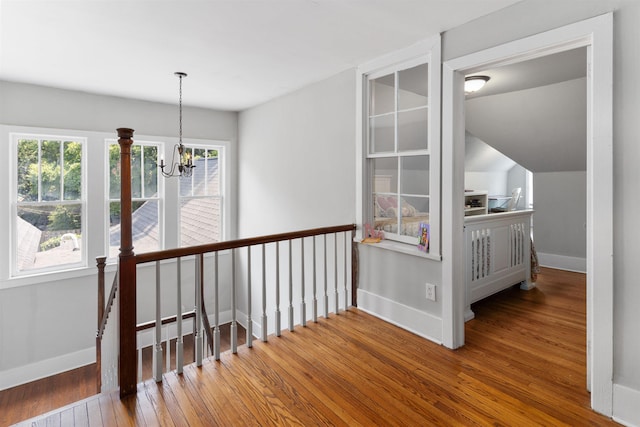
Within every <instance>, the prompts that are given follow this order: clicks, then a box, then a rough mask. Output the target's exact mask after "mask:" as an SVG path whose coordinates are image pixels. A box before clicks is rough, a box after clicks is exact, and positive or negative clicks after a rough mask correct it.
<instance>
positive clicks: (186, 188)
mask: <svg viewBox="0 0 640 427" xmlns="http://www.w3.org/2000/svg"><path fill="white" fill-rule="evenodd" d="M185 149H186V151H187V154H188V155H190V156H191V158H192V159H193V164H194V165H195V168H194V169H193V174H192V175H191V177H188V178H186V177H185V178H180V246H194V245H201V244H205V243H213V242H219V241H221V240H222V239H223V236H222V202H223V200H222V190H221V188H222V187H221V179H220V177H221V168H222V159H221V157H222V153H223V148H222V147H205V146H185Z"/></svg>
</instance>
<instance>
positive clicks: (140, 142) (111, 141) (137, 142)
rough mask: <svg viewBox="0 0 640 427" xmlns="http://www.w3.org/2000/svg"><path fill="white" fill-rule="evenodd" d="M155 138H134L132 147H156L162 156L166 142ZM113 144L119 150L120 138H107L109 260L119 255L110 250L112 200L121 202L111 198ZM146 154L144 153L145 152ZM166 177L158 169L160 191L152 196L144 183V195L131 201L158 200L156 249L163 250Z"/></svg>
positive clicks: (107, 244) (107, 247)
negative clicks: (148, 193) (111, 148)
mask: <svg viewBox="0 0 640 427" xmlns="http://www.w3.org/2000/svg"><path fill="white" fill-rule="evenodd" d="M152 139H153V138H144V139H140V138H134V139H133V144H132V146H131V147H134V146H140V147H156V149H157V153H158V158H160V156H162V154H163V153H164V143H163V142H161V141H157V140H152ZM111 145H116V146H118V150H120V145H119V143H118V140H117V139H115V138H107V139H105V163H106V167H105V170H106V172H107V173H106V176H105V196H106V203H105V219H106V221H105V254H107V259H108V260H109V261H114V260H115V259H116V258H117V255H116V256H114V257H112V256H109V254H110V250H111V244H110V235H109V233H110V228H111V227H110V217H109V215H110V205H111V203H112V202H120V199H119V198H118V199H111V188H110V185H111V170H110V168H109V167H110V164H109V162H110V157H109V147H110V146H111ZM143 153H144V148H143ZM143 156H144V154H143ZM163 184H164V178H163V177H162V176H161V175H160V171H158V187H157V189H158V191H157V193H156V196H155V197H150V196H146V195H145V194H144V185H143V186H142V189H141V190H142V193H143V194H142V197H135V198H134V197H132V199H131V201H132V202H147V201H156V202H157V203H158V239H159V241H158V247H157V249H155V250H161V249H163V248H164V235H165V222H164V201H165V191H164V185H163ZM133 246H134V248H133V250H134V253H138V252H136V248H135V242H133Z"/></svg>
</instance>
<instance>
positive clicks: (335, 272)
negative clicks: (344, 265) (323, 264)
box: [333, 233, 340, 314]
mask: <svg viewBox="0 0 640 427" xmlns="http://www.w3.org/2000/svg"><path fill="white" fill-rule="evenodd" d="M333 291H334V297H335V300H336V301H335V308H336V314H340V302H339V298H338V234H337V233H333Z"/></svg>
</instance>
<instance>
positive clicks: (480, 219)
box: [464, 210, 535, 321]
mask: <svg viewBox="0 0 640 427" xmlns="http://www.w3.org/2000/svg"><path fill="white" fill-rule="evenodd" d="M532 214H533V211H532V210H524V211H512V212H504V213H496V214H488V215H475V216H469V217H466V218H465V220H464V241H465V267H466V269H465V276H466V278H465V282H466V292H467V295H466V306H467V307H466V310H465V316H464V317H465V321H468V320H471V319H473V318H474V316H475V315H474V313H473V311H471V304H472V303H474V302H476V301H478V300H481V299H482V298H486V297H488V296H489V295H493V294H495V293H496V292H500V291H501V290H503V289H506V288H508V287H510V286H513V285H515V284H518V283H520V288H521V289H526V290H529V289H532V288H533V287H534V286H535V283H533V282H531V241H530V239H531V237H530V236H531V215H532Z"/></svg>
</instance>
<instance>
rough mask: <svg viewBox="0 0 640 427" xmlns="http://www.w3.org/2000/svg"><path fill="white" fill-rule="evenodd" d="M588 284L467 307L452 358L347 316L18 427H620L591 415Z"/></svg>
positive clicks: (546, 277) (552, 274) (508, 294)
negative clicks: (462, 339)
mask: <svg viewBox="0 0 640 427" xmlns="http://www.w3.org/2000/svg"><path fill="white" fill-rule="evenodd" d="M584 280H585V279H584V275H581V274H576V273H566V272H560V271H557V270H548V269H544V270H543V272H542V274H540V276H539V280H538V287H537V288H535V289H533V290H531V291H521V290H519V289H509V290H507V291H505V292H503V293H501V294H499V295H496V296H494V297H491V298H488V299H486V300H483V301H481V302H479V303H477V304H474V306H473V310H474V311H475V313H476V319H474V320H472V321H470V322H468V323H467V325H466V341H467V345H465V347H463V348H461V349H458V350H456V351H452V350H448V349H446V348H444V347H442V346H439V345H437V344H434V343H431V342H429V341H426V340H424V339H422V338H419V337H417V336H415V335H413V334H411V333H409V332H407V331H404V330H401V329H399V328H397V327H395V326H393V325H390V324H388V323H386V322H383V321H381V320H379V319H377V318H374V317H372V316H370V315H368V314H366V313H364V312H362V311H359V310H357V309H350V310H349V311H348V312H344V313H341V314H340V315H338V316H336V315H331V316H330V317H329V318H328V319H321V320H320V321H319V322H318V323H310V324H309V325H308V327H306V328H302V327H297V328H296V329H295V331H294V332H288V331H286V332H283V334H282V336H281V337H279V338H276V337H270V339H269V341H268V342H267V343H262V342H259V341H256V342H254V347H253V348H252V349H249V348H247V347H246V346H242V347H239V351H238V354H236V355H234V354H230V353H224V354H223V355H222V359H221V360H220V361H219V362H216V361H214V360H211V359H207V360H206V361H205V362H204V364H203V366H202V367H201V368H198V367H195V366H194V365H189V366H187V367H186V368H185V372H184V374H183V375H176V374H174V373H168V374H165V376H164V381H163V382H162V383H158V384H156V383H155V382H153V381H147V382H144V383H141V384H139V385H138V393H137V395H135V396H131V397H130V398H127V399H124V400H122V401H121V400H119V398H118V395H117V393H112V394H107V395H100V396H96V397H92V398H89V399H87V400H85V401H81V402H78V403H77V404H73V405H69V406H67V407H64V408H62V409H60V410H58V411H56V412H55V413H51V414H46V415H44V416H41V417H38V418H35V419H32V420H28V421H26V422H24V423H23V424H22V425H90V426H101V425H105V426H115V425H117V426H120V425H123V426H127V425H140V426H145V425H168V426H171V425H177V426H183V425H223V426H236V425H242V426H244V425H261V426H264V425H304V426H309V425H464V426H467V425H505V426H507V425H508V426H512V425H518V426H529V425H545V426H555V425H603V426H604V425H616V424H615V423H613V422H612V421H610V420H608V419H607V418H605V417H603V416H600V415H598V414H596V413H594V412H593V411H591V409H590V408H589V394H588V393H587V391H586V389H585V381H586V378H585V369H586V368H585V346H586V343H585V335H586V330H585V321H586V312H585V307H586V304H585V283H584ZM0 405H2V401H0ZM3 409H6V408H3V407H2V406H0V414H1V413H2V412H3ZM0 416H1V415H0Z"/></svg>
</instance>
